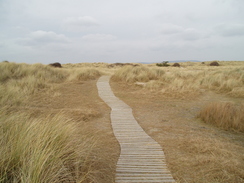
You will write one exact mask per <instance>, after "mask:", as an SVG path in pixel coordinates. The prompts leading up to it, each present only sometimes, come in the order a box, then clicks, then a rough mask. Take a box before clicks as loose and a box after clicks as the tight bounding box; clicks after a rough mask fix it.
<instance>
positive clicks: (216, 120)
mask: <svg viewBox="0 0 244 183" xmlns="http://www.w3.org/2000/svg"><path fill="white" fill-rule="evenodd" d="M198 117H200V118H201V119H202V120H203V121H204V122H206V123H209V124H213V125H215V126H217V127H220V128H223V129H225V130H234V131H240V132H244V105H243V104H240V105H237V104H234V103H230V102H214V103H210V104H208V105H207V106H205V107H204V108H203V109H202V110H201V111H200V113H199V114H198Z"/></svg>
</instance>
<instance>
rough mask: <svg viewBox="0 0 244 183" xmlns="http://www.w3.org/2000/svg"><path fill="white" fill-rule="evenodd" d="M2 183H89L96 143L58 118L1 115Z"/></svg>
mask: <svg viewBox="0 0 244 183" xmlns="http://www.w3.org/2000/svg"><path fill="white" fill-rule="evenodd" d="M0 129H1V134H0V136H1V138H0V139H1V140H0V144H1V145H0V156H1V161H0V180H1V182H23V183H24V182H25V183H26V182H30V183H39V182H82V181H83V180H92V176H93V175H92V171H91V170H90V169H91V166H92V164H93V157H92V150H93V146H94V145H95V142H96V141H95V139H94V138H93V137H92V136H91V135H89V134H88V132H86V129H85V128H84V129H83V130H82V131H80V130H78V129H80V128H78V126H77V123H74V122H72V121H70V120H67V119H65V118H64V116H62V115H60V114H57V115H55V116H53V117H51V116H47V117H46V118H38V119H37V118H30V117H28V115H26V114H18V113H17V114H14V113H12V114H11V115H9V114H8V115H6V114H4V113H3V112H2V113H1V123H0Z"/></svg>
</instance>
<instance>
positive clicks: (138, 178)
mask: <svg viewBox="0 0 244 183" xmlns="http://www.w3.org/2000/svg"><path fill="white" fill-rule="evenodd" d="M109 79H110V77H109V76H102V77H101V78H99V80H98V82H97V88H98V93H99V96H100V97H101V98H102V99H103V100H104V101H105V102H106V103H107V105H109V107H110V108H111V123H112V127H113V131H114V135H115V137H116V138H117V140H118V141H119V143H120V147H121V153H120V157H119V160H118V162H117V168H116V177H115V181H116V183H125V182H127V183H135V182H137V183H139V182H140V183H146V182H147V183H153V182H175V180H174V179H173V177H172V175H171V173H170V172H169V170H168V169H167V166H166V162H165V156H164V153H163V150H162V148H161V146H160V145H159V144H158V143H157V142H156V141H155V140H153V139H152V138H151V137H150V136H148V135H147V134H146V133H145V131H144V130H143V129H142V128H141V126H140V125H139V124H138V123H137V121H136V120H135V118H134V116H133V114H132V109H131V108H130V107H129V106H128V105H127V104H125V103H124V102H123V101H121V100H120V99H118V98H117V97H115V95H114V93H113V92H112V90H111V88H110V85H109Z"/></svg>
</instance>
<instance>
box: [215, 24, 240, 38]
mask: <svg viewBox="0 0 244 183" xmlns="http://www.w3.org/2000/svg"><path fill="white" fill-rule="evenodd" d="M215 30H216V32H217V34H220V35H221V36H224V37H232V36H243V35H244V24H219V25H218V26H216V27H215Z"/></svg>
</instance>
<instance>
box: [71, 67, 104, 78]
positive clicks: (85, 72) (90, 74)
mask: <svg viewBox="0 0 244 183" xmlns="http://www.w3.org/2000/svg"><path fill="white" fill-rule="evenodd" d="M102 74H103V73H102V72H101V71H99V70H98V69H94V68H88V67H87V68H80V69H73V70H72V73H71V74H70V76H69V79H68V80H69V81H86V80H93V79H97V78H99V77H100V76H101V75H102Z"/></svg>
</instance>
